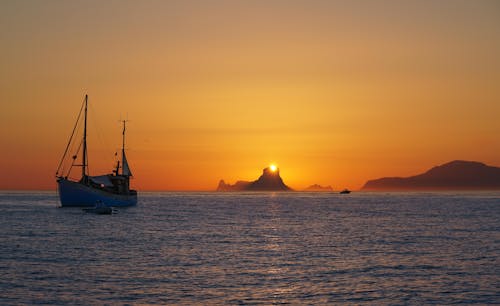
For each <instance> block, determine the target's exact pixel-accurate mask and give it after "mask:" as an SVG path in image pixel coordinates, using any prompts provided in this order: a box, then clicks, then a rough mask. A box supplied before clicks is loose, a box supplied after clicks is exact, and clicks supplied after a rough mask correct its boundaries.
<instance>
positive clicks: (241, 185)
mask: <svg viewBox="0 0 500 306" xmlns="http://www.w3.org/2000/svg"><path fill="white" fill-rule="evenodd" d="M217 191H292V189H291V188H290V187H288V186H287V185H285V183H284V182H283V179H282V178H281V177H280V171H279V169H277V168H276V169H275V170H274V171H273V170H271V168H270V167H268V168H265V169H264V170H263V171H262V175H261V176H260V177H259V178H258V179H257V180H255V181H252V182H248V181H238V182H236V184H234V185H230V184H226V182H224V180H220V181H219V186H218V187H217Z"/></svg>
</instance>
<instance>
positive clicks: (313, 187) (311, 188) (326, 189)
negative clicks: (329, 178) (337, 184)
mask: <svg viewBox="0 0 500 306" xmlns="http://www.w3.org/2000/svg"><path fill="white" fill-rule="evenodd" d="M304 191H315V192H319V191H324V192H331V191H333V188H332V186H330V185H328V186H321V185H318V184H314V185H311V186H309V187H307V188H306V189H304Z"/></svg>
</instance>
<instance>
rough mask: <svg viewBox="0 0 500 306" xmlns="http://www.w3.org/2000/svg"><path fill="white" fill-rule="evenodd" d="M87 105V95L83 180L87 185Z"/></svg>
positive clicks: (86, 102) (86, 100) (86, 99)
mask: <svg viewBox="0 0 500 306" xmlns="http://www.w3.org/2000/svg"><path fill="white" fill-rule="evenodd" d="M87 104H88V95H85V120H84V125H83V154H82V179H83V181H84V182H85V183H86V182H87V178H86V174H87V173H86V172H87V171H86V170H87V169H86V168H87Z"/></svg>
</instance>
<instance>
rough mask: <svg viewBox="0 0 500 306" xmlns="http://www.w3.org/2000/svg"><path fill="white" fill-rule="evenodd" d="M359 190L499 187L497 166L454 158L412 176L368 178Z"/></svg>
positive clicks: (499, 173)
mask: <svg viewBox="0 0 500 306" xmlns="http://www.w3.org/2000/svg"><path fill="white" fill-rule="evenodd" d="M362 190H365V191H370V190H374V191H375V190H386V191H389V190H393V191H411V190H500V168H498V167H492V166H487V165H485V164H483V163H480V162H473V161H461V160H456V161H452V162H449V163H446V164H444V165H440V166H437V167H434V168H432V169H430V170H429V171H427V172H425V173H423V174H419V175H415V176H411V177H384V178H380V179H375V180H370V181H368V182H366V184H365V185H364V186H363V188H362Z"/></svg>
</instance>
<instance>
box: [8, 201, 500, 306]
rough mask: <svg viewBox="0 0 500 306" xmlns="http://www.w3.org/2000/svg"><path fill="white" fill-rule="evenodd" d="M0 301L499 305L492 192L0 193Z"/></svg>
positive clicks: (499, 231)
mask: <svg viewBox="0 0 500 306" xmlns="http://www.w3.org/2000/svg"><path fill="white" fill-rule="evenodd" d="M0 304H1V305H19V304H51V305H52V304H55V305H66V304H70V305H136V304H161V305H276V304H291V305H433V304H438V305H445V304H446V305H448V304H466V305H472V304H478V305H485V304H497V305H498V304H500V192H461V193H451V192H442V193H439V192H436V193H367V192H353V193H351V194H348V195H341V194H338V193H300V192H291V193H272V192H269V193H216V192H206V193H194V192H185V193H174V192H167V193H156V192H151V193H146V192H143V193H139V202H138V205H137V206H135V207H130V208H124V209H119V211H118V213H116V214H113V215H95V214H89V213H85V212H84V211H82V209H80V208H60V207H59V202H58V198H57V194H56V193H55V192H0Z"/></svg>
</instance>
